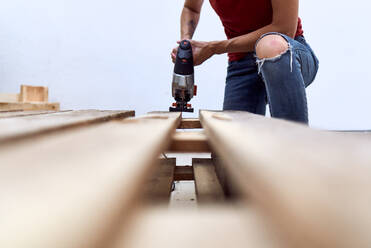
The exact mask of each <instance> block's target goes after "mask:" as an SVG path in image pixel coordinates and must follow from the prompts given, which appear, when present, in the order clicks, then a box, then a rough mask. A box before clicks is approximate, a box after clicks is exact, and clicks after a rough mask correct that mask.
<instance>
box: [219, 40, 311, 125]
mask: <svg viewBox="0 0 371 248" xmlns="http://www.w3.org/2000/svg"><path fill="white" fill-rule="evenodd" d="M269 34H277V35H281V36H282V37H283V38H284V39H285V40H286V41H287V42H288V44H289V46H288V47H289V48H288V50H287V51H286V52H284V53H283V54H281V55H279V56H277V57H275V58H269V59H261V60H260V59H257V57H256V55H255V53H254V52H250V53H248V54H247V56H246V57H244V58H243V59H241V60H238V61H230V62H229V65H228V73H227V79H226V86H225V95H224V104H223V109H224V110H242V111H248V112H251V113H255V114H260V115H265V111H266V104H267V102H268V103H269V108H270V112H271V116H272V117H275V118H281V119H286V120H291V121H296V122H301V123H306V124H307V123H308V107H307V97H306V93H305V88H306V87H307V86H308V85H310V84H311V83H312V82H313V80H314V78H315V77H316V74H317V71H318V59H317V57H316V55H315V54H314V52H313V51H312V49H311V48H310V46H309V45H308V44H307V43H306V41H305V39H304V37H303V36H298V37H296V38H295V39H292V38H290V37H288V36H286V35H284V34H280V33H268V34H265V35H269ZM265 35H263V36H262V37H264V36H265ZM262 37H261V38H262Z"/></svg>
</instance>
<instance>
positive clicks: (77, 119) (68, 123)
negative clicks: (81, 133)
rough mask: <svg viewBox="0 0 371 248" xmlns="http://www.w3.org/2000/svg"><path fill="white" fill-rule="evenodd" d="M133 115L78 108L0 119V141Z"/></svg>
mask: <svg viewBox="0 0 371 248" xmlns="http://www.w3.org/2000/svg"><path fill="white" fill-rule="evenodd" d="M129 116H134V111H101V110H78V111H69V112H58V113H51V114H43V115H33V116H23V117H18V118H4V119H0V143H3V144H4V142H5V141H13V140H19V139H21V138H26V137H33V136H35V135H39V134H45V133H48V132H52V131H58V130H65V129H67V128H73V127H80V126H84V125H87V124H92V123H99V122H104V121H108V120H113V119H123V118H125V117H129Z"/></svg>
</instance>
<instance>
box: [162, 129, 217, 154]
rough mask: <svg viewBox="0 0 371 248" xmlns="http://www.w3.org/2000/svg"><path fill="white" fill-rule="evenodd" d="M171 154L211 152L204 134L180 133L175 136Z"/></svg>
mask: <svg viewBox="0 0 371 248" xmlns="http://www.w3.org/2000/svg"><path fill="white" fill-rule="evenodd" d="M169 152H210V148H209V145H208V143H207V138H206V136H205V134H204V133H203V132H201V131H200V132H181V131H178V132H176V133H175V134H174V136H173V142H172V144H171V147H170V151H169Z"/></svg>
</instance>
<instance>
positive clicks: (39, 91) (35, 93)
mask: <svg viewBox="0 0 371 248" xmlns="http://www.w3.org/2000/svg"><path fill="white" fill-rule="evenodd" d="M48 99H49V91H48V87H43V86H31V85H21V92H20V94H19V101H20V102H34V103H36V102H40V103H47V102H48Z"/></svg>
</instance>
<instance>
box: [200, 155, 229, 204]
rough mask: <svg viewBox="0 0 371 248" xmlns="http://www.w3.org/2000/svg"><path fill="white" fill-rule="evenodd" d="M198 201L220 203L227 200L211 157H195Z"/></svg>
mask: <svg viewBox="0 0 371 248" xmlns="http://www.w3.org/2000/svg"><path fill="white" fill-rule="evenodd" d="M193 171H194V178H195V185H196V194H197V202H199V203H202V204H205V203H220V202H223V201H224V200H225V197H224V192H223V189H222V186H221V185H220V183H219V180H218V177H217V176H216V172H215V166H214V164H213V163H212V160H211V159H196V158H194V159H193Z"/></svg>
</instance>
